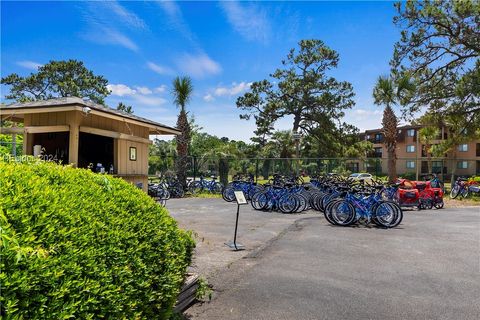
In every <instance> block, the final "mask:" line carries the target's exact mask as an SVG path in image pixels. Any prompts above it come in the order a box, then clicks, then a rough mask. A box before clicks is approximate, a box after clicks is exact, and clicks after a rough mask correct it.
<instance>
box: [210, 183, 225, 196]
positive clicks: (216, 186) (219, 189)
mask: <svg viewBox="0 0 480 320" xmlns="http://www.w3.org/2000/svg"><path fill="white" fill-rule="evenodd" d="M222 190H223V185H222V184H221V183H220V182H215V183H214V184H213V188H212V192H213V193H221V192H222Z"/></svg>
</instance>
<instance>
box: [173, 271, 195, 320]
mask: <svg viewBox="0 0 480 320" xmlns="http://www.w3.org/2000/svg"><path fill="white" fill-rule="evenodd" d="M197 289H198V274H196V273H189V274H187V278H186V279H185V282H184V283H183V286H182V289H181V290H180V294H179V295H178V298H177V303H176V304H175V307H174V308H173V311H174V312H183V311H185V310H186V309H187V308H188V307H189V306H190V304H191V303H192V302H193V301H194V300H195V298H196V294H197Z"/></svg>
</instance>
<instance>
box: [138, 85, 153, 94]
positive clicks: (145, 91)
mask: <svg viewBox="0 0 480 320" xmlns="http://www.w3.org/2000/svg"><path fill="white" fill-rule="evenodd" d="M135 89H137V91H138V92H139V93H141V94H145V95H147V94H152V93H153V91H152V90H150V89H149V88H147V87H135Z"/></svg>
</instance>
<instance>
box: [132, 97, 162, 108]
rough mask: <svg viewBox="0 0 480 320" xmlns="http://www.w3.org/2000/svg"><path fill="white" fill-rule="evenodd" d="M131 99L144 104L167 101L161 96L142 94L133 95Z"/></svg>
mask: <svg viewBox="0 0 480 320" xmlns="http://www.w3.org/2000/svg"><path fill="white" fill-rule="evenodd" d="M133 99H134V100H135V101H136V102H137V103H140V104H143V105H146V106H152V107H155V106H160V105H162V104H165V103H166V102H167V100H166V99H164V98H161V97H154V96H144V95H135V96H133Z"/></svg>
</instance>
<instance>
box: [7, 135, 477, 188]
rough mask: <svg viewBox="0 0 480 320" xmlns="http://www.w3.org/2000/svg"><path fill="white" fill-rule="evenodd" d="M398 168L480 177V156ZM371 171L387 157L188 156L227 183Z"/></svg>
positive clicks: (169, 163)
mask: <svg viewBox="0 0 480 320" xmlns="http://www.w3.org/2000/svg"><path fill="white" fill-rule="evenodd" d="M12 147H13V143H12V142H11V141H8V142H7V141H0V154H5V153H11V150H12ZM16 151H17V155H21V153H22V144H21V143H16ZM175 162H176V158H175V157H172V156H150V157H149V174H150V175H162V174H165V173H169V172H171V173H172V174H174V172H175ZM396 169H397V174H398V175H399V176H402V177H405V178H410V179H417V178H418V177H420V176H421V175H422V174H426V173H429V172H433V173H437V174H439V177H440V179H442V180H449V179H450V178H451V176H452V174H453V175H454V176H471V175H480V156H477V157H476V158H473V159H472V158H470V159H464V158H457V159H448V158H432V159H430V160H428V159H427V158H425V157H418V158H398V159H397V160H396ZM353 172H368V173H371V174H372V175H375V176H386V175H387V174H388V170H387V159H386V158H379V157H375V158H365V159H347V158H298V159H297V158H211V157H196V156H191V157H187V175H188V176H189V177H191V178H194V179H197V178H198V177H200V176H202V175H203V176H205V177H208V176H211V175H217V176H220V177H221V178H222V179H223V180H224V181H223V182H225V180H226V179H229V178H231V177H232V176H233V175H235V174H253V175H254V176H255V179H256V180H260V179H268V178H269V177H270V176H272V174H274V173H279V174H282V175H292V174H303V175H309V176H312V175H318V174H326V173H339V174H350V173H353Z"/></svg>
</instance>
